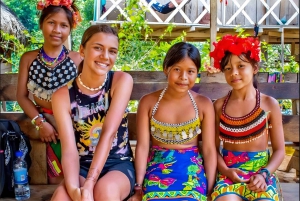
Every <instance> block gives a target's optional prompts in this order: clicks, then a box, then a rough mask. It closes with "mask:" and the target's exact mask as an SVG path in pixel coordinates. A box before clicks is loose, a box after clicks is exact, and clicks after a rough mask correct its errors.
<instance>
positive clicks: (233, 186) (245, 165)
mask: <svg viewBox="0 0 300 201" xmlns="http://www.w3.org/2000/svg"><path fill="white" fill-rule="evenodd" d="M222 154H223V159H224V161H225V163H226V165H227V167H229V168H239V169H241V170H242V171H244V172H246V173H247V175H239V176H240V177H241V178H242V179H249V178H250V177H251V176H252V175H255V174H257V172H258V171H259V170H260V169H261V168H263V167H265V166H266V165H267V163H268V160H269V152H268V151H259V152H236V151H228V150H225V149H223V150H222ZM276 182H277V179H276V176H275V175H274V174H273V175H271V177H270V178H269V179H268V180H267V190H266V191H265V192H260V193H256V192H254V191H251V190H249V189H248V188H247V184H246V183H233V182H232V181H231V180H230V179H229V178H227V177H226V176H224V175H221V174H220V173H219V174H218V177H217V182H216V185H215V188H214V192H213V193H212V199H213V200H215V199H217V198H219V197H221V196H223V195H228V194H235V195H238V196H239V197H241V198H242V199H243V200H255V199H265V200H274V201H278V200H279V193H278V190H277V185H276Z"/></svg>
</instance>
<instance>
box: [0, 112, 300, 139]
mask: <svg viewBox="0 0 300 201" xmlns="http://www.w3.org/2000/svg"><path fill="white" fill-rule="evenodd" d="M1 118H4V119H11V120H14V121H17V122H18V123H19V125H20V127H21V130H22V131H23V132H24V133H25V134H27V135H28V134H30V133H32V131H34V130H35V128H34V126H33V125H32V124H31V122H30V121H31V120H30V119H29V118H28V117H27V116H26V115H25V114H24V113H2V114H1ZM282 121H283V122H282V123H283V129H284V138H285V141H287V142H299V116H298V115H283V117H282ZM128 130H129V139H130V140H136V113H129V114H128ZM34 133H36V132H34ZM31 137H32V136H30V138H31Z"/></svg>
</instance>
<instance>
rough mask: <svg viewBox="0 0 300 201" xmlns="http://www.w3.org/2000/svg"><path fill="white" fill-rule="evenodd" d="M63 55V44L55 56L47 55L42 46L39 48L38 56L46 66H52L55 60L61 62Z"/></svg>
mask: <svg viewBox="0 0 300 201" xmlns="http://www.w3.org/2000/svg"><path fill="white" fill-rule="evenodd" d="M64 57H65V51H64V46H63V47H62V49H61V52H60V53H59V55H58V56H57V57H56V58H52V57H49V56H48V55H47V54H46V52H45V50H44V47H42V48H41V49H40V58H41V61H42V62H43V63H44V64H46V65H47V66H52V65H53V64H55V63H56V62H61V61H62V60H63V58H64Z"/></svg>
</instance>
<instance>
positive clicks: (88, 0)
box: [76, 0, 100, 22]
mask: <svg viewBox="0 0 300 201" xmlns="http://www.w3.org/2000/svg"><path fill="white" fill-rule="evenodd" d="M99 1H100V0H99ZM76 2H77V1H76ZM76 4H77V3H76ZM81 5H83V6H82V9H81V10H80V11H81V12H82V13H81V15H82V17H83V18H84V20H85V21H86V22H88V21H92V20H93V19H94V0H83V2H82V3H81Z"/></svg>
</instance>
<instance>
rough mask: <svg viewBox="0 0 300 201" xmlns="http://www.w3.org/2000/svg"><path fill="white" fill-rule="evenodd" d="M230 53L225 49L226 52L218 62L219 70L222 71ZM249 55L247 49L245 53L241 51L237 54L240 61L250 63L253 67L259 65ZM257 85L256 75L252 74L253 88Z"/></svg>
mask: <svg viewBox="0 0 300 201" xmlns="http://www.w3.org/2000/svg"><path fill="white" fill-rule="evenodd" d="M231 55H232V53H231V52H229V51H226V52H225V56H224V57H223V58H222V60H221V63H220V65H221V71H224V68H225V66H226V65H227V64H228V63H229V61H230V58H231ZM250 55H251V52H250V51H248V52H247V53H242V54H241V55H239V56H238V57H239V58H240V59H241V60H242V61H244V62H247V63H250V64H251V66H252V67H253V68H254V67H255V66H257V67H258V66H259V64H258V62H257V61H256V60H254V59H252V58H251V57H250ZM257 85H258V81H257V79H256V75H253V86H254V88H255V89H257Z"/></svg>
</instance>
